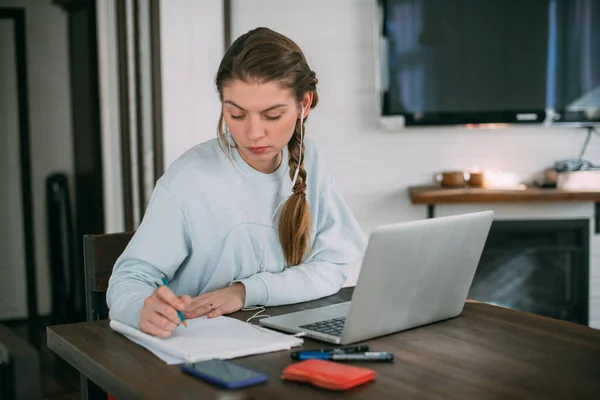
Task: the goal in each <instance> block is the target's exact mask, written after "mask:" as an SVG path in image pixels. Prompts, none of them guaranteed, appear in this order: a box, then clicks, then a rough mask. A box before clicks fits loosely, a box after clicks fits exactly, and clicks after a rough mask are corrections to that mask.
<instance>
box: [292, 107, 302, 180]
mask: <svg viewBox="0 0 600 400" xmlns="http://www.w3.org/2000/svg"><path fill="white" fill-rule="evenodd" d="M303 144H304V105H302V111H301V113H300V158H299V159H298V166H297V167H296V172H294V178H293V179H292V190H294V185H296V180H297V179H298V173H299V172H300V162H301V161H302V149H303V147H304V146H303Z"/></svg>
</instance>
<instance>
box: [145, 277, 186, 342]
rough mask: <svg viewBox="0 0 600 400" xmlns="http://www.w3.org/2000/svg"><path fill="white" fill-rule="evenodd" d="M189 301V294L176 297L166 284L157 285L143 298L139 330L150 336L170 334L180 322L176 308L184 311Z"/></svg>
mask: <svg viewBox="0 0 600 400" xmlns="http://www.w3.org/2000/svg"><path fill="white" fill-rule="evenodd" d="M191 301H192V298H191V297H190V296H187V295H184V296H179V297H177V296H175V294H174V293H173V292H172V291H171V289H169V288H168V287H167V286H159V287H158V288H156V289H155V290H154V292H152V295H151V296H148V297H146V299H145V300H144V306H143V307H142V310H141V311H140V330H141V331H142V332H145V333H147V334H149V335H152V336H160V337H163V338H166V337H169V336H171V332H173V330H175V328H177V325H179V324H180V323H181V319H179V315H178V314H177V310H180V311H184V309H185V307H186V306H187V305H188V304H190V303H191Z"/></svg>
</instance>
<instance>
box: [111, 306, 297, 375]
mask: <svg viewBox="0 0 600 400" xmlns="http://www.w3.org/2000/svg"><path fill="white" fill-rule="evenodd" d="M187 323H188V326H187V328H186V327H184V326H183V325H179V326H178V327H177V328H176V329H175V330H174V331H173V333H172V334H171V337H169V338H166V339H162V338H157V337H154V336H151V335H148V334H146V333H144V332H141V331H140V330H138V329H135V328H132V327H130V326H128V325H125V324H123V323H121V322H118V321H114V320H113V321H110V327H111V328H112V329H113V330H115V331H117V332H119V333H121V334H123V335H125V336H126V337H128V338H129V339H130V340H132V341H133V342H135V343H137V344H139V345H141V346H143V347H145V348H146V349H148V350H149V351H151V352H152V353H153V354H154V355H156V356H157V357H158V358H160V359H161V360H163V361H165V362H166V363H168V364H181V363H184V362H190V363H191V362H199V361H204V360H210V359H213V358H218V359H223V360H225V359H230V358H236V357H243V356H248V355H253V354H261V353H269V352H273V351H280V350H288V349H291V348H292V347H295V346H300V345H302V343H303V340H302V339H301V338H297V337H295V336H291V335H286V334H283V333H279V332H275V331H271V330H268V329H265V328H263V327H259V326H256V325H252V324H250V323H247V322H243V321H240V320H237V319H234V318H231V317H225V316H221V317H217V318H206V317H200V318H194V319H190V320H187Z"/></svg>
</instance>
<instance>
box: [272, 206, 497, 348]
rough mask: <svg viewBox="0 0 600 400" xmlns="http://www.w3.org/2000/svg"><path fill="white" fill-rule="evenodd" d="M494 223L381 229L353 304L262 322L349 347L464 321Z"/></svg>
mask: <svg viewBox="0 0 600 400" xmlns="http://www.w3.org/2000/svg"><path fill="white" fill-rule="evenodd" d="M493 218H494V212H493V211H483V212H477V213H469V214H461V215H455V216H449V217H438V218H431V219H425V220H419V221H411V222H405V223H397V224H391V225H385V226H380V227H378V228H377V229H375V230H374V231H373V232H372V233H371V234H370V236H369V243H368V246H367V250H366V252H365V256H364V258H363V262H362V266H361V270H360V273H359V276H358V280H357V284H356V287H355V288H354V292H353V295H352V300H351V301H349V302H345V303H339V304H335V305H331V306H325V307H319V308H314V309H310V310H303V311H298V312H293V313H289V314H284V315H279V316H276V317H269V318H263V319H261V320H260V324H261V325H263V326H265V327H268V328H272V329H276V330H280V331H284V332H290V333H304V334H305V336H307V337H310V338H313V339H317V340H321V341H323V342H328V343H334V344H349V343H356V342H359V341H362V340H366V339H371V338H375V337H379V336H383V335H387V334H391V333H395V332H400V331H403V330H407V329H411V328H415V327H418V326H422V325H425V324H430V323H434V322H437V321H441V320H445V319H449V318H453V317H456V316H458V315H459V314H460V313H461V312H462V310H463V307H464V304H465V300H466V299H467V294H468V292H469V288H470V287H471V283H472V281H473V277H474V275H475V271H476V270H477V265H478V264H479V259H480V257H481V254H482V252H483V248H484V245H485V242H486V240H487V236H488V233H489V230H490V227H491V224H492V221H493Z"/></svg>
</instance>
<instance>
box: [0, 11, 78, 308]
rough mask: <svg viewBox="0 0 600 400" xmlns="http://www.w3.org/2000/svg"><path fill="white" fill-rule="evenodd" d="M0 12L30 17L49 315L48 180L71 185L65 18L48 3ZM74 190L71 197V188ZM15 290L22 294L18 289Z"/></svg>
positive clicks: (42, 294)
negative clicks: (60, 175)
mask: <svg viewBox="0 0 600 400" xmlns="http://www.w3.org/2000/svg"><path fill="white" fill-rule="evenodd" d="M0 7H19V8H25V14H26V17H25V18H26V20H25V25H26V36H27V37H26V40H27V42H26V46H27V55H26V57H27V68H28V71H27V72H28V75H27V78H28V86H29V117H30V127H29V128H30V132H29V134H30V156H31V162H32V170H31V179H32V185H33V208H34V210H33V211H34V212H33V213H34V235H35V251H36V257H35V262H36V268H37V288H38V311H39V313H40V314H48V313H49V311H50V309H51V304H50V273H49V272H50V271H49V262H48V259H49V256H48V254H49V253H48V246H47V236H48V235H47V226H46V187H45V185H46V183H45V180H46V177H47V176H48V175H49V174H51V173H53V172H56V171H63V172H66V173H67V176H68V177H69V181H70V184H71V185H72V180H71V178H72V171H73V154H72V134H71V114H70V110H71V104H70V86H69V68H68V48H67V44H68V41H67V16H66V14H65V13H64V12H63V11H62V10H61V9H60V8H59V7H58V6H53V5H52V4H51V2H49V1H45V0H0ZM70 190H71V193H72V192H73V187H72V186H70ZM0 240H5V238H0ZM3 273H5V271H3ZM12 289H13V290H14V291H17V290H19V289H18V288H17V287H13V288H12ZM2 296H3V298H7V299H10V298H13V297H18V298H20V296H21V295H20V294H19V293H16V292H13V293H11V292H10V291H9V292H8V293H2ZM7 317H10V318H22V317H26V315H25V314H24V313H19V314H18V315H11V316H4V315H0V319H2V318H7Z"/></svg>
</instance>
